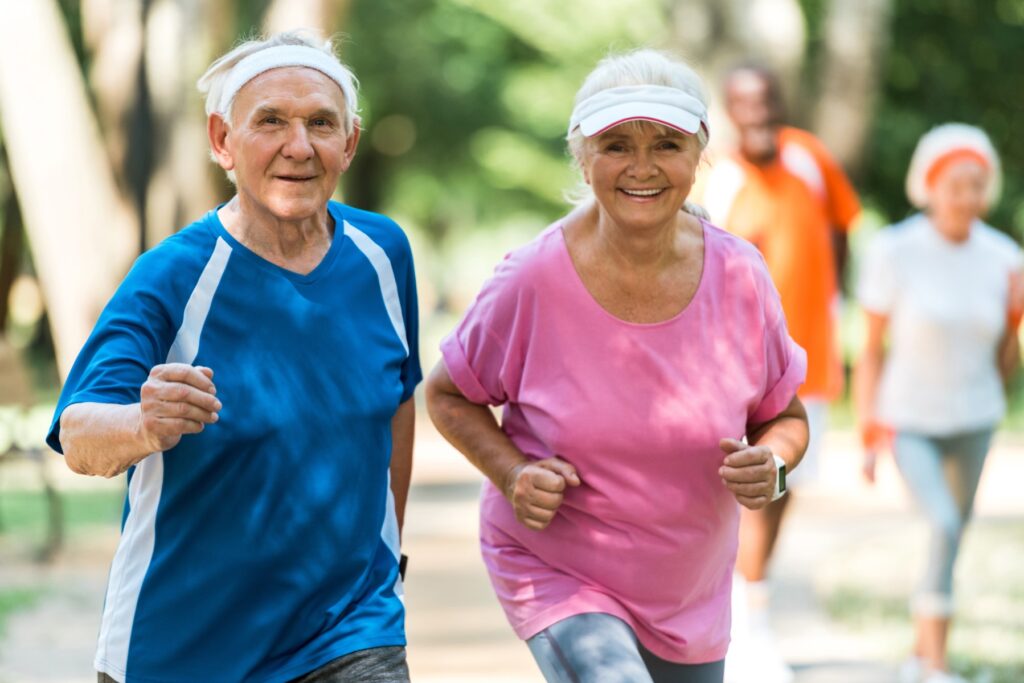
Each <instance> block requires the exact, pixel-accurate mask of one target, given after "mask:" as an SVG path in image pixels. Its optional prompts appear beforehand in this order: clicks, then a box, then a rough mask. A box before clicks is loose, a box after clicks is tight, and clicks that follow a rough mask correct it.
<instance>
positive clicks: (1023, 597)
mask: <svg viewBox="0 0 1024 683" xmlns="http://www.w3.org/2000/svg"><path fill="white" fill-rule="evenodd" d="M1021 539H1024V521H1022V520H1019V519H985V520H979V521H978V522H976V523H975V524H974V525H973V526H972V527H970V528H969V530H968V533H967V536H966V537H965V539H964V544H963V547H962V552H961V556H960V560H959V564H958V566H957V574H956V588H955V595H956V600H957V613H956V615H955V619H954V622H953V630H952V634H951V638H950V663H951V666H952V668H953V669H954V670H955V671H956V672H958V673H959V674H961V675H962V676H965V677H967V678H968V680H971V681H985V682H987V683H1021V681H1024V543H1021ZM897 542H898V541H897V540H894V541H892V542H891V543H893V544H895V543H897ZM875 543H877V541H875ZM915 550H923V547H920V546H918V547H915ZM866 552H870V554H871V556H872V557H874V558H876V560H875V562H876V564H877V565H879V566H877V567H876V571H875V572H873V574H874V575H875V576H874V577H872V575H871V573H866V572H863V571H843V572H837V573H836V574H835V575H836V576H842V578H841V579H839V580H836V581H834V582H833V583H832V585H830V586H826V587H825V595H824V602H825V607H826V609H827V611H828V613H829V615H830V616H831V617H832V618H833V619H835V620H836V621H838V622H840V623H842V624H843V625H844V626H846V627H847V628H850V629H851V630H856V631H861V632H869V633H873V634H876V635H883V636H884V638H885V640H886V641H887V642H890V643H891V644H892V649H893V652H892V653H891V654H892V657H893V658H894V659H900V658H902V656H903V655H904V653H905V652H906V651H907V650H908V648H909V646H910V639H911V629H912V624H911V621H910V617H909V614H908V608H907V597H908V595H907V592H906V590H905V589H906V588H907V587H908V586H911V585H913V582H914V581H915V580H916V579H917V575H916V572H917V571H919V570H920V561H919V560H920V559H921V558H917V557H915V558H908V556H907V555H908V553H907V551H906V549H905V548H902V547H896V546H895V545H893V547H890V548H884V547H880V546H877V545H876V546H875V547H872V548H866V547H865V548H860V549H857V548H853V549H850V553H851V556H855V555H857V554H861V556H863V555H864V554H866ZM908 559H911V561H909V562H908ZM838 561H845V560H843V559H842V558H839V560H838ZM879 576H887V577H888V578H889V579H890V580H887V581H880V580H878V577H879Z"/></svg>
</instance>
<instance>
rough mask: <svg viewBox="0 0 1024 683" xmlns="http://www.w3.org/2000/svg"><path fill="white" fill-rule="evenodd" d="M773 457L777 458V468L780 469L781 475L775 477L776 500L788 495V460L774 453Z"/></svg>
mask: <svg viewBox="0 0 1024 683" xmlns="http://www.w3.org/2000/svg"><path fill="white" fill-rule="evenodd" d="M772 457H773V458H774V459H775V469H777V470H778V471H779V475H778V476H777V477H775V493H774V494H772V501H773V502H774V501H776V500H778V499H779V498H782V497H783V496H784V495H786V461H785V460H783V459H782V458H780V457H779V456H777V455H775V454H774V453H772Z"/></svg>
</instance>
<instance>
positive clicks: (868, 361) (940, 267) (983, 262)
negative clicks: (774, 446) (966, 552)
mask: <svg viewBox="0 0 1024 683" xmlns="http://www.w3.org/2000/svg"><path fill="white" fill-rule="evenodd" d="M999 185H1000V170H999V157H998V155H997V154H996V151H995V149H994V148H993V147H992V144H991V142H990V141H989V139H988V136H986V135H985V133H984V132H982V131H981V130H979V129H977V128H974V127H972V126H967V125H963V124H946V125H943V126H939V127H937V128H934V129H932V130H931V131H930V132H928V133H927V134H926V135H925V136H924V137H922V138H921V140H920V142H919V143H918V145H917V149H916V150H915V151H914V155H913V158H912V159H911V163H910V170H909V171H908V173H907V196H908V197H909V198H910V201H911V202H912V203H913V204H914V205H915V206H917V207H918V208H920V209H922V210H923V212H922V213H918V214H915V215H914V216H911V217H910V218H908V219H906V220H905V221H903V222H902V223H898V224H896V225H894V226H891V227H890V228H887V229H885V230H883V231H882V232H881V234H880V235H879V236H878V237H877V238H876V239H875V240H874V242H873V243H872V244H871V246H870V247H869V249H868V253H867V256H866V258H865V263H864V265H863V268H862V272H861V277H860V286H859V289H858V297H859V299H860V303H861V305H862V306H863V308H864V311H865V317H866V320H867V340H866V343H865V347H864V350H863V353H862V356H861V358H860V360H859V362H858V364H857V369H856V375H855V379H854V398H855V401H856V405H857V411H858V415H859V418H860V425H861V436H862V439H863V441H864V446H865V453H866V456H865V467H864V472H865V475H866V476H867V478H868V479H869V481H874V468H875V453H877V451H878V450H879V448H881V447H882V446H884V445H886V443H887V442H888V440H889V437H891V438H892V447H893V452H894V455H895V459H896V463H897V465H898V467H899V470H900V473H901V474H902V476H903V478H904V480H905V481H906V484H907V488H908V489H909V491H910V493H911V495H912V496H913V498H914V499H915V500H916V502H917V503H918V505H919V506H920V507H921V509H922V510H923V512H924V513H925V516H926V517H927V519H928V523H929V527H930V531H931V541H930V547H929V557H928V565H927V569H926V571H925V575H924V578H923V580H922V582H921V585H920V587H919V589H918V591H917V592H916V594H915V596H914V598H913V600H912V603H911V607H912V612H913V615H914V622H915V630H916V637H915V648H914V656H913V657H912V658H911V659H910V660H909V661H908V663H907V664H906V665H905V666H904V670H903V674H904V676H903V678H904V679H905V680H907V681H927V683H940V682H955V681H962V680H963V679H961V678H959V677H957V676H954V675H953V674H951V673H950V672H949V669H948V665H947V661H946V640H947V635H948V631H949V625H950V617H951V615H952V611H953V600H952V584H953V565H954V563H955V561H956V556H957V551H958V549H959V543H960V538H961V535H962V533H963V530H964V526H965V525H966V523H967V521H968V519H969V517H970V513H971V507H972V505H973V502H974V493H975V491H976V489H977V486H978V480H979V478H980V476H981V470H982V465H983V464H984V461H985V455H986V453H987V452H988V446H989V441H990V439H991V436H992V433H993V431H994V430H995V428H996V425H997V424H998V423H999V421H1000V420H1001V419H1002V417H1003V413H1004V411H1005V408H1006V402H1005V399H1004V396H1003V386H1004V384H1005V382H1006V381H1007V380H1008V378H1009V377H1010V375H1011V374H1012V373H1013V372H1014V370H1015V369H1016V367H1017V364H1018V361H1019V358H1020V349H1019V346H1018V342H1017V334H1016V331H1017V323H1018V322H1019V320H1020V313H1019V310H1020V305H1019V298H1020V294H1019V293H1020V291H1021V285H1020V283H1021V265H1022V258H1021V250H1020V248H1019V247H1018V246H1017V245H1016V244H1015V243H1014V242H1013V241H1012V240H1011V239H1010V238H1009V237H1007V236H1006V235H1004V234H1002V233H1000V232H998V231H997V230H995V229H994V228H992V227H991V226H989V225H987V224H985V223H984V222H982V221H981V220H980V218H979V217H980V216H981V215H984V213H985V212H986V211H987V210H988V209H989V208H990V207H991V206H992V204H993V203H994V202H995V200H996V198H997V197H998V194H999Z"/></svg>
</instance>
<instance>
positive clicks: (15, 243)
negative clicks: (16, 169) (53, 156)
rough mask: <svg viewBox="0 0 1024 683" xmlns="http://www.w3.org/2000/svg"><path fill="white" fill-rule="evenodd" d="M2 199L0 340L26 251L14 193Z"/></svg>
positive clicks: (0, 156) (0, 164)
mask: <svg viewBox="0 0 1024 683" xmlns="http://www.w3.org/2000/svg"><path fill="white" fill-rule="evenodd" d="M4 152H5V150H4V148H3V147H2V146H0V168H6V167H7V163H6V159H5V157H6V154H5V153H4ZM7 194H8V196H6V197H0V207H2V208H0V211H2V214H3V217H2V219H0V220H2V221H3V223H2V225H3V232H2V233H0V338H2V337H3V336H4V335H5V334H6V332H7V318H8V315H9V313H10V297H11V287H13V285H14V280H15V279H16V278H17V277H18V275H19V273H20V272H21V253H22V250H23V249H24V246H25V245H24V241H25V239H24V233H23V230H22V226H21V211H20V210H19V208H18V199H17V197H15V196H14V192H8V193H7Z"/></svg>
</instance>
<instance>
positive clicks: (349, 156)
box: [341, 116, 363, 173]
mask: <svg viewBox="0 0 1024 683" xmlns="http://www.w3.org/2000/svg"><path fill="white" fill-rule="evenodd" d="M361 123H362V122H361V121H360V120H359V117H358V116H357V117H356V118H355V120H354V121H353V122H352V133H351V134H350V135H349V136H348V139H347V140H345V153H344V156H343V157H342V164H341V171H342V173H344V172H345V171H347V170H348V167H349V166H351V165H352V160H353V159H355V157H356V147H358V146H359V136H360V135H361V134H362V132H363V131H362V128H360V127H359V126H360V124H361Z"/></svg>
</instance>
